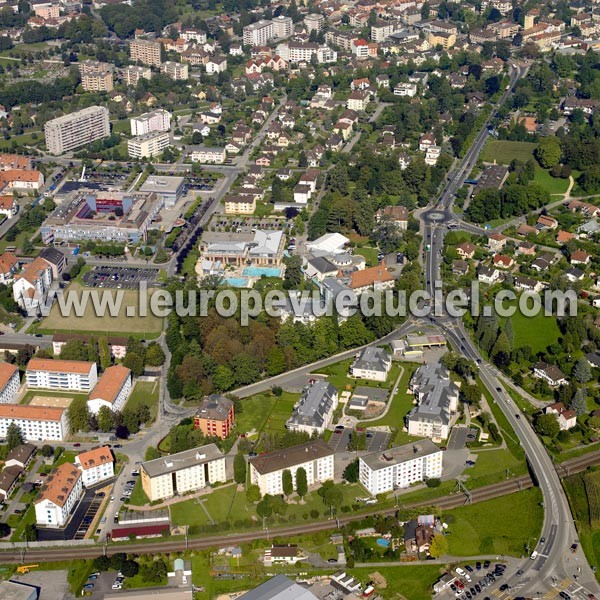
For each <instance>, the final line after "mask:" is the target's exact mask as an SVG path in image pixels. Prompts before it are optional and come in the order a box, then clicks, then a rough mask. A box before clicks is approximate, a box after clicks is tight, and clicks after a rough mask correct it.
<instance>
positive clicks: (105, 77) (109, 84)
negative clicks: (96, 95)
mask: <svg viewBox="0 0 600 600" xmlns="http://www.w3.org/2000/svg"><path fill="white" fill-rule="evenodd" d="M81 87H83V89H84V90H85V91H86V92H111V91H112V90H113V89H114V87H115V85H114V81H113V74H112V71H94V72H92V73H85V74H84V75H82V76H81Z"/></svg>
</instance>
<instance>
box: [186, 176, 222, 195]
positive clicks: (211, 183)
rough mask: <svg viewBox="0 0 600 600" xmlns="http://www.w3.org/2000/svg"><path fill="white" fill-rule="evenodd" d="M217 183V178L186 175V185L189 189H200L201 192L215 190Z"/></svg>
mask: <svg viewBox="0 0 600 600" xmlns="http://www.w3.org/2000/svg"><path fill="white" fill-rule="evenodd" d="M216 184H217V179H213V178H212V177H186V178H185V185H186V188H187V189H188V190H198V191H201V192H209V191H211V190H214V188H215V185H216Z"/></svg>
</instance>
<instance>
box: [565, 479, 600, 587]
mask: <svg viewBox="0 0 600 600" xmlns="http://www.w3.org/2000/svg"><path fill="white" fill-rule="evenodd" d="M563 485H564V488H565V491H566V492H567V497H568V499H569V504H570V505H571V511H572V512H573V516H574V519H575V525H576V527H577V532H578V533H579V541H580V542H581V546H582V548H583V550H584V552H585V555H586V557H587V559H588V561H589V562H590V564H591V565H592V566H593V567H596V579H597V580H598V581H600V471H587V472H584V473H578V474H577V475H571V476H570V477H567V478H565V479H563Z"/></svg>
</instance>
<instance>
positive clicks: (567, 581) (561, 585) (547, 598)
mask: <svg viewBox="0 0 600 600" xmlns="http://www.w3.org/2000/svg"><path fill="white" fill-rule="evenodd" d="M573 583H574V582H573V580H572V579H571V578H570V577H565V578H564V579H563V580H562V581H559V582H558V583H557V584H556V586H555V587H553V588H552V589H551V590H549V591H547V592H546V593H545V594H544V595H543V596H542V598H543V600H552V599H553V598H556V596H558V595H559V594H560V593H561V592H562V591H564V590H566V589H567V588H568V587H569V586H571V585H572V584H573Z"/></svg>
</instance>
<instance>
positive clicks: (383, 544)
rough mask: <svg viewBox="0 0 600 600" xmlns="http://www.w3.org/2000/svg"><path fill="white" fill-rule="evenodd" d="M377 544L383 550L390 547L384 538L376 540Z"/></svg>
mask: <svg viewBox="0 0 600 600" xmlns="http://www.w3.org/2000/svg"><path fill="white" fill-rule="evenodd" d="M377 543H378V544H379V545H380V546H383V547H384V548H389V547H390V543H389V542H388V540H386V539H384V538H378V539H377Z"/></svg>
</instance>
